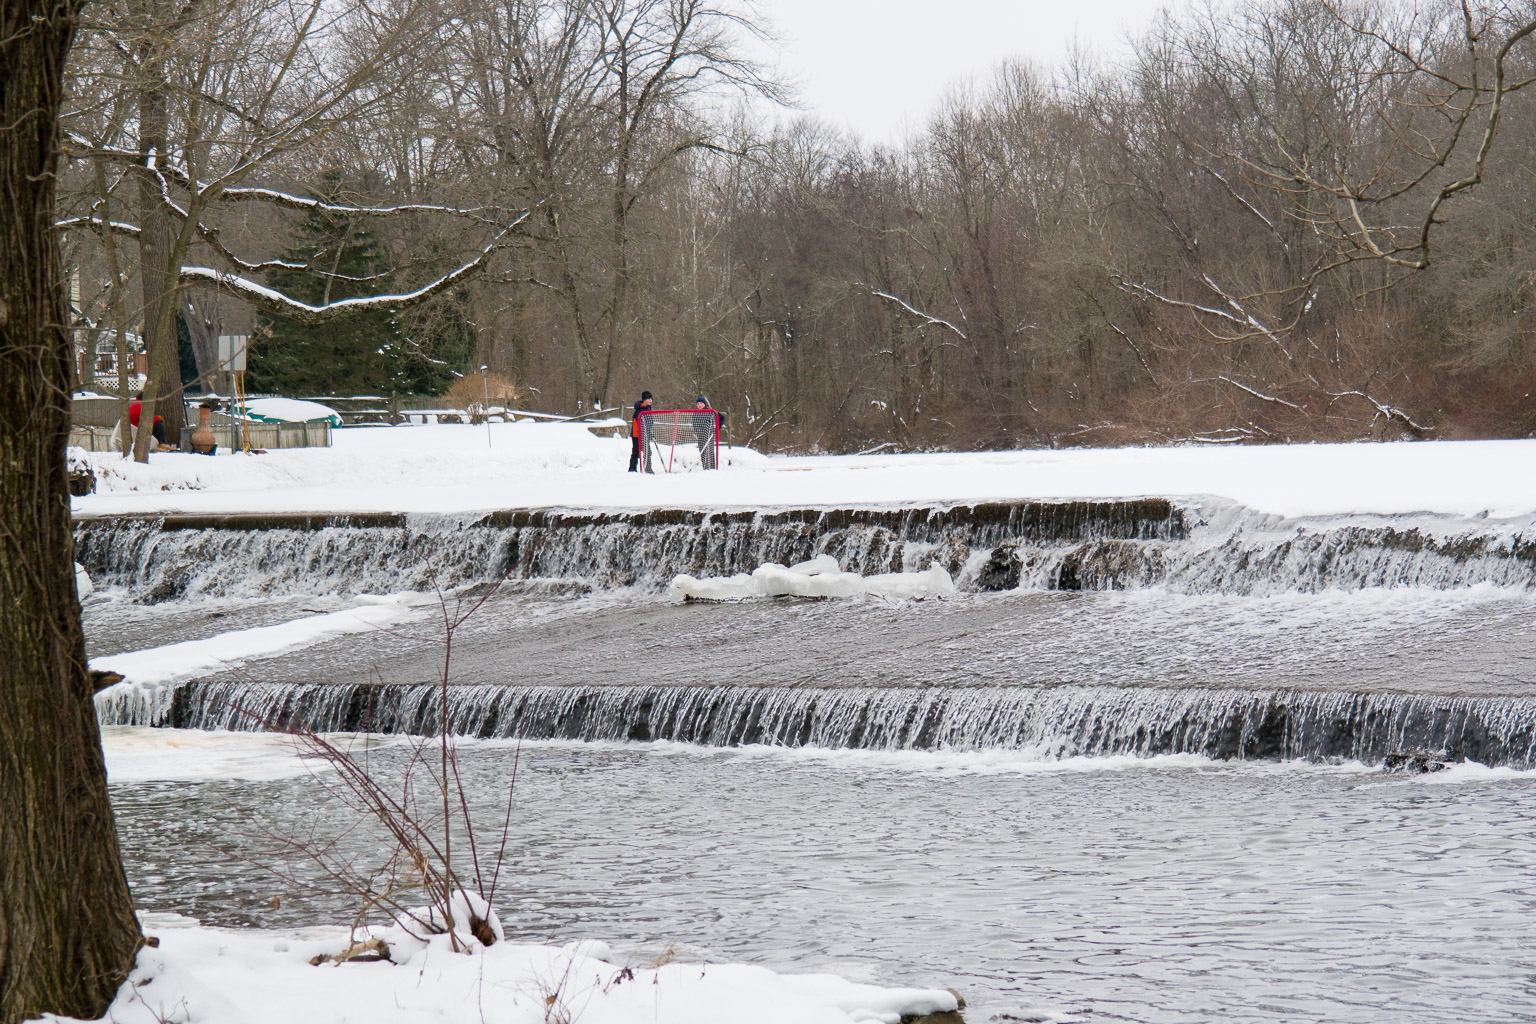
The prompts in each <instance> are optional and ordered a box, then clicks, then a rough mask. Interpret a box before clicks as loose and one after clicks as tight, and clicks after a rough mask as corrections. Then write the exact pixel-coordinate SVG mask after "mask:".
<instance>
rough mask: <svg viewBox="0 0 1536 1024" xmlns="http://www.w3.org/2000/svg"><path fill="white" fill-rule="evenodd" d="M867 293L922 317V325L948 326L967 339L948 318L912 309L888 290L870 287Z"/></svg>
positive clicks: (962, 338) (963, 338)
mask: <svg viewBox="0 0 1536 1024" xmlns="http://www.w3.org/2000/svg"><path fill="white" fill-rule="evenodd" d="M869 294H871V295H873V296H875V297H876V298H881V299H889V300H890V301H892V302H894V303H896V305H898V306H900V307H901V308H902V309H904V310H906V311H907V312H908V313H911V314H912V315H913V316H916V317H922V319H923V323H924V326H926V325H928V324H933V325H935V326H937V327H948V328H949V329H950V330H952V331H954V332H955V333H956V334H958V335H960V338H961V340H968V339H966V337H965V332H964V331H962V330H961V329H960V328H958V327H956V326H955V325H954V324H952V323H950V322H949V321H948V320H944V319H941V318H939V317H936V316H933V315H932V314H929V313H924V312H923V311H922V310H920V309H914V308H913V307H911V306H909V305H908V304H907V303H905V302H903V301H902V300H901V299H898V298H897V297H896V296H894V295H892V294H891V293H890V292H882V291H876V290H875V289H873V288H871V289H870V291H869Z"/></svg>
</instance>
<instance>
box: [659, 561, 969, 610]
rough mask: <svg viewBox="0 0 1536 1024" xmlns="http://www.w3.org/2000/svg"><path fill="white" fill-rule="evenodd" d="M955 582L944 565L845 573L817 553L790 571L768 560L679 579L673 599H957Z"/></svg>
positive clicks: (675, 581)
mask: <svg viewBox="0 0 1536 1024" xmlns="http://www.w3.org/2000/svg"><path fill="white" fill-rule="evenodd" d="M954 593H955V582H954V580H952V579H950V577H949V573H948V572H946V571H945V570H944V567H943V566H939V565H935V566H932V567H930V568H928V569H926V570H924V571H923V572H891V573H881V574H878V575H874V576H860V575H859V574H858V573H856V572H843V571H842V567H841V566H840V565H839V564H838V562H837V559H835V558H833V557H832V556H831V555H817V556H816V557H815V558H813V559H811V560H810V561H809V562H801V563H800V564H799V565H792V566H789V567H788V568H785V567H784V566H782V565H779V564H778V563H777V562H767V563H765V564H763V565H760V566H758V567H757V568H756V569H754V570H752V572H751V573H738V574H737V575H735V576H711V577H707V578H705V579H697V578H695V577H693V576H689V575H687V574H684V575H681V576H677V577H674V578H673V580H672V583H671V585H670V586H668V588H667V597H668V599H669V600H671V601H673V602H674V603H681V602H683V601H686V600H688V599H689V598H693V599H694V600H702V601H741V600H746V599H748V598H754V597H859V596H863V595H875V596H881V597H899V598H909V599H912V600H919V601H920V600H923V599H924V598H930V597H952V596H954Z"/></svg>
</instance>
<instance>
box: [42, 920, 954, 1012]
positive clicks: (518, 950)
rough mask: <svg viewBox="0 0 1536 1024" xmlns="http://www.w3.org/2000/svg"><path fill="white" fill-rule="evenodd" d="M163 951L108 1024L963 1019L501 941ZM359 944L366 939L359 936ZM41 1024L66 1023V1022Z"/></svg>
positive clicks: (231, 935) (916, 993)
mask: <svg viewBox="0 0 1536 1024" xmlns="http://www.w3.org/2000/svg"><path fill="white" fill-rule="evenodd" d="M144 925H145V930H146V932H147V933H148V934H150V935H154V936H156V937H157V938H158V939H159V941H160V945H159V947H158V948H146V949H144V950H143V951H141V952H140V953H139V959H138V964H137V966H136V968H135V969H134V972H133V974H132V975H131V976H130V977H129V979H128V981H127V982H125V983H124V985H123V988H122V992H121V994H120V995H119V996H118V999H117V1001H116V1002H115V1003H113V1004H112V1007H111V1008H110V1009H109V1010H108V1011H107V1014H106V1016H104V1017H103V1018H102V1020H103V1021H111V1022H113V1024H161V1022H164V1021H196V1022H200V1024H270V1022H271V1021H274V1020H293V1021H304V1022H305V1024H342V1022H344V1021H390V1022H391V1024H416V1022H422V1024H425V1022H428V1021H431V1022H437V1021H442V1020H445V1019H448V1020H473V1021H479V1022H483V1024H547V1022H548V1021H552V1020H569V1021H574V1022H577V1024H722V1022H727V1021H728V1022H730V1024H854V1022H873V1021H879V1022H883V1024H896V1022H897V1021H899V1020H900V1019H901V1017H902V1016H903V1015H904V1014H923V1013H933V1012H938V1011H942V1010H954V1009H956V1005H957V1000H956V998H955V996H954V995H953V994H952V993H950V992H947V991H943V990H938V989H901V988H881V987H877V986H873V985H859V984H854V983H852V982H849V981H845V980H844V979H842V978H838V977H834V976H831V975H785V974H777V973H775V972H773V971H769V970H766V969H764V968H761V967H752V966H746V965H739V964H681V963H673V964H667V965H666V966H663V967H624V966H622V965H619V964H616V963H614V962H612V961H611V960H609V959H608V957H609V956H611V954H610V953H608V951H607V948H606V947H605V946H604V945H603V944H602V943H593V942H583V943H572V944H570V945H567V946H563V947H551V946H540V945H521V944H516V943H511V942H497V943H496V944H494V945H492V946H489V947H483V946H480V945H479V944H478V943H475V944H473V945H471V947H470V948H471V950H472V953H470V954H464V953H453V952H450V951H449V949H448V940H447V936H435V937H433V938H432V939H431V940H430V941H429V942H424V943H413V942H410V941H406V940H405V939H404V936H403V935H402V930H401V929H399V928H398V927H395V928H390V929H384V930H382V931H380V932H379V933H377V937H382V938H384V939H385V940H386V941H388V939H389V938H391V937H394V938H396V939H397V941H399V942H400V945H399V947H398V950H399V952H398V954H397V953H396V947H394V946H392V947H391V955H392V956H394V955H399V957H400V958H401V959H402V960H403V961H404V962H403V963H391V962H389V961H380V962H371V963H344V964H325V965H323V966H319V967H312V966H310V963H309V961H310V960H311V958H313V957H316V956H320V955H324V954H336V953H339V952H340V951H341V950H342V949H343V948H344V947H346V946H347V945H348V943H349V941H350V940H351V938H352V937H351V936H349V935H348V933H347V932H346V931H345V930H342V929H335V930H332V931H327V932H323V933H320V932H317V931H315V930H310V931H308V932H306V933H303V934H301V935H285V934H280V933H276V932H268V931H255V930H243V931H226V930H222V929H213V928H204V927H201V926H199V925H198V924H197V923H196V922H195V921H193V920H191V919H190V918H182V917H177V916H175V915H167V914H150V915H145V916H144ZM358 938H362V936H361V935H359V936H358ZM43 1019H44V1020H49V1021H55V1022H57V1021H59V1020H60V1018H57V1017H45V1018H43Z"/></svg>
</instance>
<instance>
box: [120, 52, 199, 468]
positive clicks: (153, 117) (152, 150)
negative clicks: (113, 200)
mask: <svg viewBox="0 0 1536 1024" xmlns="http://www.w3.org/2000/svg"><path fill="white" fill-rule="evenodd" d="M148 45H149V47H150V49H149V50H148V57H147V59H146V60H145V67H144V71H143V74H144V77H145V83H146V84H144V85H143V86H141V88H140V92H139V147H140V151H141V152H142V153H144V155H145V160H146V162H147V161H148V160H150V159H151V154H153V159H157V160H164V159H167V157H166V153H167V151H168V150H167V139H168V135H169V130H168V128H167V114H166V97H165V87H164V86H163V84H162V81H163V79H164V75H165V70H164V58H163V57H162V56H161V55H160V54H161V49H160V47H161V44H160V43H159V42H151V43H150V44H148ZM138 178H139V190H138V191H139V194H138V199H139V226H140V232H141V233H140V235H139V281H140V282H141V283H142V284H143V286H144V351H145V352H146V353H147V354H148V357H149V380H148V382H147V383H146V384H145V386H144V399H145V401H144V409H143V413H142V415H143V416H150V404H151V403H153V405H154V409H155V412H157V413H159V414H160V416H161V417H162V418H163V419H164V420H165V440H166V443H167V444H171V445H174V444H176V443H177V442H179V441H180V440H181V428H182V426H183V425H184V424H185V422H186V414H185V403H184V402H183V401H182V398H181V355H180V352H179V351H178V350H177V347H176V306H177V302H178V299H177V296H178V294H179V288H180V284H179V281H178V271H179V270H180V268H181V253H180V251H179V249H180V247H179V246H178V244H177V242H178V239H177V237H176V227H175V225H174V224H172V223H171V215H170V213H169V212H168V211H167V210H166V208H165V204H164V203H163V202H162V199H161V194H160V182H159V179H158V178H156V177H155V175H154V174H153V173H151V172H150V170H149V169H148V168H147V167H144V168H140V169H139V173H138ZM194 213H195V211H194ZM139 424H140V426H141V427H142V428H143V429H145V430H146V431H147V430H148V429H149V427H151V426H152V425H153V424H154V419H153V418H152V417H151V418H150V419H143V418H141V419H140V421H139ZM147 443H148V442H146V444H147ZM144 450H145V451H146V452H147V451H148V448H147V447H145V448H144ZM134 454H135V456H136V457H137V455H138V454H139V452H138V449H135V452H134ZM140 461H143V460H142V459H140Z"/></svg>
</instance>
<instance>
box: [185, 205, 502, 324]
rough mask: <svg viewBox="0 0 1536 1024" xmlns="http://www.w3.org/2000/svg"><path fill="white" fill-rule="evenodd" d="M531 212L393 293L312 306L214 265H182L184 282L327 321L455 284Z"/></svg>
mask: <svg viewBox="0 0 1536 1024" xmlns="http://www.w3.org/2000/svg"><path fill="white" fill-rule="evenodd" d="M527 216H528V215H527V214H526V213H524V214H522V215H520V216H519V217H518V218H517V219H516V220H514V221H513V222H512V223H511V224H508V225H507V226H506V227H505V228H503V229H502V230H501V231H500V232H499V233H498V234H497V235H496V237H495V238H493V239H492V240H491V241H490V242H489V243H488V244H487V245H486V246H485V248H483V249H481V250H480V255H478V256H476V257H475V258H474V259H472V260H470V261H469V262H468V263H465V264H464V265H462V266H460V267H459V268H458V269H457V270H454V271H452V272H450V273H447V274H444V275H443V276H442V277H440V278H438V279H437V280H436V281H433V282H431V283H430V284H425V285H423V286H421V287H420V288H417V289H416V290H415V291H411V292H400V293H397V294H391V295H367V296H362V297H359V298H355V299H339V300H337V301H336V302H329V303H326V304H325V305H323V306H311V305H310V304H308V303H306V302H300V301H299V300H297V299H294V298H292V297H290V296H287V295H284V294H283V293H282V292H280V291H278V290H276V289H275V288H269V287H267V286H266V285H264V284H258V283H257V282H255V281H252V280H250V279H249V278H245V277H241V276H239V275H238V274H233V273H226V272H223V271H218V270H214V269H213V268H212V267H182V268H181V275H180V278H181V283H182V284H184V285H201V286H203V287H215V288H221V289H223V290H225V291H228V292H230V293H232V294H234V295H237V296H239V297H240V298H242V299H245V300H246V301H247V302H249V303H251V305H253V306H256V307H257V308H258V309H262V310H265V311H267V312H269V313H273V314H275V315H277V316H281V317H285V318H287V319H289V320H297V321H298V322H300V323H305V324H319V323H325V322H327V321H330V320H335V319H338V318H340V317H345V316H352V315H355V314H357V313H369V312H378V311H380V310H390V309H400V308H403V307H405V306H414V305H416V304H418V303H421V302H425V301H426V300H427V299H430V298H431V297H432V296H434V295H437V294H440V293H441V292H444V291H446V290H448V289H449V288H452V287H453V286H454V285H455V284H458V283H459V282H460V281H462V280H464V279H465V278H467V277H469V276H470V275H471V274H473V273H475V272H476V271H477V270H479V269H480V268H481V267H482V266H484V265H485V262H486V261H487V260H488V259H490V257H491V255H492V254H493V253H495V252H496V251H497V250H499V249H501V248H502V242H501V240H502V238H503V237H505V236H506V234H507V233H508V232H509V231H511V230H512V229H513V228H515V227H517V225H519V224H521V223H522V222H523V220H524V219H525V218H526V217H527Z"/></svg>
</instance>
